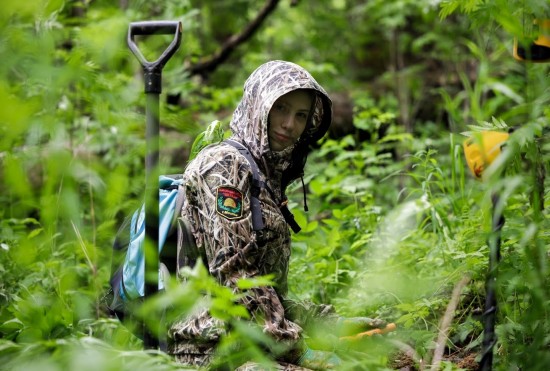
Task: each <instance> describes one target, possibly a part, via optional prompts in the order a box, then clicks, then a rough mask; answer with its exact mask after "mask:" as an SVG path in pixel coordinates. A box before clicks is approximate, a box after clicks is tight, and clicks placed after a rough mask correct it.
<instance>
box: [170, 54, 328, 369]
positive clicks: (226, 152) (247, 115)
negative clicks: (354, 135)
mask: <svg viewBox="0 0 550 371" xmlns="http://www.w3.org/2000/svg"><path fill="white" fill-rule="evenodd" d="M331 105H332V104H331V101H330V99H329V97H328V95H327V93H326V92H325V90H324V89H323V88H322V87H321V86H320V85H319V84H318V83H317V82H316V81H315V79H314V78H313V77H312V76H311V75H310V74H309V73H308V72H307V71H306V70H305V69H303V68H302V67H300V66H298V65H296V64H294V63H290V62H284V61H271V62H268V63H265V64H263V65H261V66H260V67H259V68H257V69H256V70H255V71H254V72H253V73H252V74H251V75H250V77H249V78H248V79H247V81H246V82H245V85H244V94H243V98H242V100H241V102H240V103H239V105H238V106H237V108H236V110H235V112H234V114H233V118H232V120H231V124H230V129H231V131H232V136H231V138H230V139H232V140H233V141H236V142H239V143H241V144H242V145H244V146H245V147H246V148H247V149H248V151H249V152H250V153H251V155H252V157H253V158H254V160H255V162H256V163H257V165H258V167H259V170H260V173H261V177H262V181H263V182H264V183H265V187H261V188H260V194H259V195H258V198H259V200H260V204H261V210H262V219H263V222H264V228H263V229H261V230H257V231H255V230H254V228H253V223H252V213H251V211H250V198H251V182H252V173H251V167H250V165H249V163H248V161H247V160H246V159H245V157H243V155H241V154H240V153H239V151H238V150H237V149H236V148H235V147H233V146H231V145H229V144H228V143H227V142H222V143H220V144H216V145H212V146H209V147H206V148H205V149H203V150H202V151H201V152H200V153H199V155H198V156H197V157H196V158H195V159H194V160H193V161H192V162H191V163H190V164H189V166H188V167H187V169H186V170H185V173H184V180H185V184H186V195H187V200H186V204H184V207H183V210H182V213H183V214H184V215H185V216H186V217H187V218H188V219H189V220H190V221H191V224H192V230H193V234H194V236H195V239H196V241H197V247H198V249H199V251H200V253H201V254H202V255H203V259H204V260H205V262H204V263H205V265H207V267H208V269H209V271H210V273H211V274H212V275H213V276H214V277H215V278H216V279H217V280H218V281H219V282H220V283H221V284H223V285H225V286H228V287H231V288H234V289H235V290H237V288H236V282H237V281H238V280H239V279H241V278H250V277H256V276H262V275H267V274H272V275H274V277H275V278H274V282H275V285H274V286H273V287H260V288H255V289H251V290H249V291H247V292H246V296H245V297H244V298H243V299H242V303H241V304H243V305H244V306H245V307H246V308H247V309H248V311H249V312H250V314H251V317H252V318H253V319H254V320H256V321H258V322H259V324H260V326H261V327H262V330H263V331H264V333H267V334H269V335H270V336H272V337H273V338H274V339H275V340H277V341H278V342H280V343H283V344H286V345H288V351H287V352H286V353H285V354H284V355H283V356H281V357H279V358H278V359H277V360H278V361H284V362H289V363H294V364H298V363H302V364H304V365H305V364H306V363H307V359H308V358H311V356H313V358H317V359H318V358H319V355H320V353H313V352H311V350H308V349H307V347H305V345H304V343H303V340H302V339H303V328H304V326H307V324H308V323H307V322H308V319H312V318H316V319H318V318H325V319H326V320H329V321H335V320H336V319H337V317H336V316H335V314H333V312H332V310H331V307H330V306H324V305H321V306H314V305H307V304H303V303H293V302H291V301H289V300H287V299H285V296H286V294H287V274H288V264H289V258H290V251H291V250H290V232H289V226H288V225H287V221H288V223H289V224H290V225H292V224H294V223H293V219H292V218H291V217H290V216H289V215H291V214H290V213H289V212H288V209H286V200H287V198H286V196H285V189H286V187H287V185H289V183H290V182H292V181H294V180H296V179H298V178H300V177H301V176H302V175H303V169H304V165H305V162H306V156H307V153H308V149H309V145H310V144H312V143H314V142H316V141H317V140H319V139H320V138H322V137H323V135H324V134H325V133H326V132H327V130H328V128H329V126H330V123H331V120H332V108H331ZM285 216H286V218H285ZM225 331H226V329H225V327H224V324H223V323H221V322H220V321H218V320H216V319H215V318H212V317H211V316H210V315H209V313H208V311H207V310H204V311H202V312H201V313H199V314H196V315H194V316H193V317H192V318H185V319H184V320H181V321H179V322H177V323H175V324H174V325H172V326H171V328H170V331H169V335H170V338H171V339H172V344H171V346H170V352H171V353H172V354H174V355H175V356H176V359H177V360H178V361H179V362H181V363H184V364H188V365H206V364H208V363H209V362H210V361H211V359H212V357H213V352H214V350H215V346H216V344H217V342H218V340H219V339H220V336H221V335H222V334H223V333H224V332H225ZM322 358H323V362H324V361H325V357H324V355H323V357H322ZM335 359H336V358H332V361H333V362H334V360H335ZM327 362H328V359H327ZM323 367H330V365H328V364H325V365H324V366H323Z"/></svg>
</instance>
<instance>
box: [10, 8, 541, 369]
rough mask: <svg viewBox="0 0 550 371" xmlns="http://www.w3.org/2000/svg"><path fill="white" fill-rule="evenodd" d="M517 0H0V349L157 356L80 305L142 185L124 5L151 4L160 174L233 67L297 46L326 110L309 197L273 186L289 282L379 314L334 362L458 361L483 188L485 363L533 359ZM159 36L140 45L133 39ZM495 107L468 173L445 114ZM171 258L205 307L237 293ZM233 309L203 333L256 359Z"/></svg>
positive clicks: (537, 187)
mask: <svg viewBox="0 0 550 371" xmlns="http://www.w3.org/2000/svg"><path fill="white" fill-rule="evenodd" d="M536 18H538V19H542V18H550V5H549V4H548V2H545V1H537V0H448V1H442V0H395V1H381V0H371V1H366V0H329V1H324V2H319V1H312V0H280V1H278V0H277V1H276V0H271V1H252V0H238V1H229V0H212V1H198V0H162V1H160V0H149V1H143V0H135V1H128V0H119V1H118V2H117V1H105V0H80V1H63V0H49V1H48V0H33V1H11V2H5V4H3V5H2V7H1V9H0V28H1V30H2V31H1V37H0V56H1V60H2V63H0V101H1V102H2V109H1V110H0V205H2V207H1V208H0V274H1V277H2V279H1V280H0V368H5V369H10V370H19V369H21V370H23V369H24V370H32V369H38V368H40V369H48V370H50V369H51V370H66V369H82V370H85V369H94V370H97V369H104V370H110V369H112V370H123V369H124V370H126V369H128V370H130V369H131V370H141V369H150V368H154V369H175V368H176V367H177V366H176V365H174V364H173V362H172V361H171V360H170V358H169V357H167V356H166V355H163V354H161V353H158V352H152V351H143V350H142V348H141V343H140V340H139V339H137V338H135V337H133V336H132V335H131V334H130V332H128V330H127V329H126V328H125V327H124V326H122V325H121V324H120V323H119V322H118V321H116V320H113V319H111V318H109V317H108V316H107V314H106V313H105V312H104V311H102V306H101V298H102V296H103V295H104V293H105V291H106V289H107V287H108V281H109V277H110V270H111V265H110V259H111V245H112V242H113V238H114V235H115V234H116V230H117V227H118V225H119V224H120V222H121V220H122V219H123V218H124V216H126V215H128V214H129V213H130V212H131V211H133V209H135V208H136V206H137V205H138V204H139V203H140V201H141V197H142V194H143V189H144V177H145V171H144V165H143V164H144V154H145V138H144V136H145V129H144V128H145V117H144V112H145V96H144V94H143V81H142V71H141V67H140V66H139V64H138V62H137V60H136V59H135V58H134V56H133V55H132V54H131V53H130V51H129V50H128V47H127V44H126V36H127V31H128V25H129V23H130V22H133V21H142V20H161V19H166V20H179V21H181V22H182V24H183V40H182V44H181V47H180V49H179V50H178V52H177V53H176V54H175V55H174V57H173V58H172V59H171V60H170V61H169V62H168V64H167V65H166V67H165V68H164V71H163V94H162V96H161V126H162V129H161V130H162V135H161V136H162V138H161V141H162V150H161V169H160V171H161V172H162V173H174V172H181V171H182V169H183V168H184V166H185V163H186V159H187V157H188V154H189V149H190V148H189V147H190V145H191V144H192V142H193V139H194V138H195V136H196V135H197V134H199V133H200V132H201V131H203V130H204V129H205V128H206V126H207V125H208V124H209V123H210V122H212V121H213V120H216V119H217V120H220V121H222V122H224V123H228V122H229V120H230V118H231V114H232V110H233V109H234V107H235V106H236V104H237V102H238V101H239V99H240V96H241V91H242V85H243V83H244V80H245V79H246V77H247V76H248V75H249V74H250V73H251V72H252V71H253V70H254V69H255V68H256V67H257V66H258V65H260V64H261V63H263V62H265V61H267V60H270V59H285V60H290V61H293V62H296V63H298V64H300V65H302V66H303V67H305V68H306V69H308V70H309V71H310V72H311V73H312V74H313V76H314V77H315V78H316V79H317V80H318V81H319V82H320V83H321V84H322V85H323V86H324V87H325V88H326V89H327V91H328V92H329V94H330V95H331V97H332V98H333V100H334V111H335V116H334V125H333V127H332V129H331V132H330V135H329V136H328V137H327V138H326V139H325V140H324V141H323V142H322V143H321V145H320V146H319V148H318V149H317V150H316V151H315V152H314V153H313V154H312V155H311V156H310V159H309V162H308V166H307V169H306V178H305V180H306V185H307V188H308V191H309V195H308V205H309V209H310V211H309V212H308V213H305V212H304V211H303V207H302V199H301V185H293V186H292V187H291V189H290V192H289V195H290V196H291V200H292V202H291V204H292V209H293V212H294V213H295V214H296V217H297V220H298V222H299V223H300V224H301V226H302V227H303V232H301V233H300V234H298V235H293V246H294V252H293V254H294V255H293V260H292V266H291V272H290V289H291V295H292V296H294V297H297V298H304V299H310V300H313V301H315V302H318V303H321V302H322V303H330V304H333V305H334V306H335V308H336V310H337V311H338V312H339V313H340V314H342V315H349V316H352V315H353V316H358V315H366V316H370V317H380V318H383V319H385V320H387V321H392V322H395V323H397V326H398V328H397V331H395V332H393V333H391V334H389V335H386V336H385V337H379V338H376V339H368V340H366V341H365V343H362V344H359V345H358V346H357V347H355V348H354V349H351V350H350V349H343V348H338V346H337V347H336V351H342V352H343V354H344V356H343V358H344V364H343V365H342V368H343V369H352V368H354V367H356V368H359V369H373V370H375V369H398V368H401V367H406V366H408V367H411V368H412V369H425V368H427V367H433V369H439V368H444V369H448V370H456V369H475V368H476V367H477V362H478V361H479V357H480V353H481V339H482V331H483V325H482V312H483V311H484V300H485V299H484V298H485V289H484V284H485V277H486V273H487V271H488V246H487V240H488V238H489V237H490V235H491V215H492V214H493V212H494V211H493V209H492V205H491V196H492V195H494V194H499V195H500V201H501V202H500V203H499V205H498V208H499V210H502V211H503V213H504V216H505V218H506V222H505V225H504V228H503V230H502V245H501V250H502V260H501V263H500V265H499V268H498V278H497V293H498V294H497V301H498V305H499V307H498V309H499V310H498V313H497V339H498V342H497V344H496V346H495V348H494V353H495V361H494V362H495V368H497V369H529V370H537V369H545V367H546V365H548V364H550V352H549V351H548V350H549V346H550V344H549V343H550V338H549V337H548V333H550V318H549V314H548V309H547V308H548V305H549V300H550V290H549V288H550V282H549V279H550V275H549V272H548V246H550V233H549V231H550V225H549V213H548V203H549V192H548V188H549V187H548V177H547V176H546V171H547V165H548V161H549V159H550V155H549V151H548V150H549V146H550V145H549V143H550V141H548V140H547V139H548V127H549V119H550V108H549V107H550V105H549V101H550V89H549V86H550V84H549V82H550V76H549V64H543V63H541V64H535V63H525V62H519V61H517V60H515V59H514V58H513V57H512V45H513V40H514V39H518V40H529V39H530V38H532V37H533V35H535V34H536V32H537V30H536V28H534V27H533V20H534V19H536ZM170 41H171V36H162V37H161V36H155V37H150V38H147V39H146V40H141V41H140V47H141V48H142V50H143V51H144V54H145V55H146V57H148V56H149V57H150V58H151V59H152V58H153V56H155V55H159V54H160V53H161V52H162V51H163V50H164V49H165V48H166V46H167V45H168V43H169V42H170ZM511 128H512V129H513V133H512V135H511V137H510V140H509V143H508V145H507V149H506V152H505V155H503V156H501V157H500V158H499V160H498V161H496V162H495V163H494V164H493V165H492V166H491V167H490V168H489V169H488V170H487V174H486V177H485V179H484V181H483V182H480V181H476V180H474V179H473V177H472V176H471V175H470V174H469V172H468V170H467V167H466V165H465V162H464V160H463V158H464V156H463V152H462V142H463V141H464V139H465V138H466V136H465V135H464V134H465V133H471V132H475V131H481V130H499V131H508V130H509V129H511ZM191 276H192V277H195V279H194V280H193V279H192V282H194V285H195V286H193V288H195V289H196V290H207V291H208V292H211V293H212V295H214V296H216V297H218V298H220V300H218V301H216V302H215V303H213V304H212V305H213V308H212V309H213V311H216V312H218V313H220V316H221V317H224V314H223V313H225V316H226V317H227V313H233V312H232V308H233V309H234V310H235V312H234V313H238V312H239V310H238V308H234V307H235V305H234V301H233V298H232V297H231V295H229V294H228V293H227V292H226V291H224V290H223V288H220V287H217V286H216V284H215V283H213V282H211V281H209V280H208V277H207V275H206V274H205V273H204V271H201V270H200V269H197V270H196V271H194V272H192V274H191ZM466 282H467V283H466ZM457 285H458V286H457ZM455 287H458V288H460V290H458V295H459V296H457V297H456V299H457V300H458V304H457V307H456V310H452V311H451V315H450V317H449V314H447V315H446V314H445V313H446V309H447V308H448V307H449V303H450V302H451V299H452V298H453V288H455ZM193 295H194V294H193V293H192V292H191V291H190V290H185V289H183V288H177V289H174V291H173V293H172V294H171V295H170V297H169V298H160V299H162V300H164V302H163V303H165V302H166V301H169V302H171V303H173V304H175V305H177V308H178V309H179V310H180V311H181V312H185V311H186V310H189V309H191V308H192V307H193V299H194V298H196V297H195V296H193ZM455 296H456V295H455ZM222 299H223V300H222ZM162 300H160V302H162ZM157 304H158V303H157ZM157 304H155V303H152V304H151V307H150V308H149V309H150V311H151V312H150V313H152V314H151V315H153V314H154V313H156V312H155V310H157V309H158V308H157V307H156V305H157ZM158 305H160V304H158ZM216 306H217V307H216ZM451 309H452V308H451ZM225 319H227V320H230V319H229V318H225ZM444 319H447V320H448V321H447V322H445V321H443V320H444ZM234 328H235V329H236V330H235V333H234V334H233V336H231V337H228V338H227V339H224V342H223V344H222V346H221V353H222V354H224V351H225V354H226V355H227V354H230V352H231V349H232V344H234V343H236V342H239V341H240V342H241V343H242V342H243V339H244V338H246V339H247V340H246V341H245V344H246V347H245V348H244V350H243V352H245V354H248V355H249V356H251V357H253V358H255V359H258V360H264V361H265V358H262V357H263V356H262V352H261V351H260V349H261V348H260V345H261V344H264V343H265V342H266V341H268V339H263V338H262V337H261V336H260V335H261V334H253V333H249V331H250V330H249V329H246V328H244V327H243V326H239V325H238V323H236V324H235V327H234ZM441 334H443V335H444V336H443V337H442V338H441V339H440V338H439V335H441ZM324 340H326V339H325V338H324V336H323V334H318V333H317V332H316V331H315V329H312V334H311V338H310V339H309V340H308V341H309V342H310V345H311V346H317V347H320V348H322V347H327V346H332V347H334V344H328V345H327V344H325V343H326V341H324ZM438 349H443V350H444V351H443V353H442V357H436V356H435V354H436V353H437V350H438ZM247 352H248V353H247ZM45 367H46V368H45Z"/></svg>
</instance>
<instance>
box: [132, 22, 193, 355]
mask: <svg viewBox="0 0 550 371" xmlns="http://www.w3.org/2000/svg"><path fill="white" fill-rule="evenodd" d="M181 30H182V25H181V22H178V21H144V22H132V23H130V27H129V28H128V46H129V48H130V50H131V51H132V52H133V53H134V55H135V56H136V58H137V59H138V61H139V63H140V64H141V66H142V67H143V80H144V84H145V88H144V91H145V94H146V106H145V109H146V130H145V139H146V156H145V236H146V238H145V241H146V243H145V254H144V257H145V263H144V264H145V297H146V298H147V297H148V296H150V295H153V294H154V293H156V292H157V291H158V281H159V257H158V213H159V196H158V182H159V178H158V160H159V147H160V143H159V96H160V93H161V91H162V69H163V68H164V65H165V64H166V62H168V60H169V59H170V58H171V57H172V55H174V53H175V52H176V50H177V49H178V47H179V45H180V42H181ZM138 35H139V36H146V35H174V38H173V40H172V42H171V43H170V45H169V46H168V47H167V48H166V50H164V52H163V53H162V54H161V56H160V57H159V58H158V59H157V60H156V61H154V62H150V61H148V60H147V59H146V58H145V57H144V56H143V54H142V53H141V51H140V50H139V48H138V46H137V44H136V40H135V38H136V36H138ZM144 345H145V347H146V348H156V347H157V346H158V340H157V339H156V338H154V337H152V336H150V335H149V332H148V331H146V330H144Z"/></svg>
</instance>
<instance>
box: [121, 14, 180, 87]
mask: <svg viewBox="0 0 550 371" xmlns="http://www.w3.org/2000/svg"><path fill="white" fill-rule="evenodd" d="M181 29H182V25H181V22H179V21H143V22H132V23H130V27H129V28H128V46H129V47H130V50H131V51H132V53H134V55H135V56H136V58H137V59H138V61H139V63H140V64H141V66H142V67H143V71H144V78H145V93H157V94H160V92H161V90H162V89H161V73H162V69H163V68H164V65H165V64H166V62H168V60H169V59H170V58H171V57H172V55H174V53H175V52H176V50H178V47H179V46H180V43H181ZM170 34H173V35H174V39H173V40H172V42H171V43H170V45H168V47H167V48H166V50H164V52H163V53H162V54H161V56H160V57H159V58H158V59H157V60H156V61H154V62H150V61H148V60H147V59H146V58H145V57H144V56H143V54H142V53H141V51H140V50H139V48H138V46H137V44H136V42H135V36H136V35H170Z"/></svg>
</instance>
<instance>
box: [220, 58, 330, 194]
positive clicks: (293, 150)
mask: <svg viewBox="0 0 550 371" xmlns="http://www.w3.org/2000/svg"><path fill="white" fill-rule="evenodd" d="M296 89H310V90H312V91H314V92H315V98H314V103H313V104H314V109H313V110H312V113H313V114H312V115H311V116H310V119H309V122H308V124H307V126H306V129H305V130H304V133H303V134H302V135H301V137H300V139H299V140H298V141H297V142H296V143H295V144H294V145H293V146H291V147H289V148H287V149H284V150H283V151H280V152H282V153H279V156H277V154H276V153H275V154H276V155H275V156H273V154H274V153H273V152H272V151H271V149H270V147H269V137H268V115H269V111H270V109H271V107H272V106H273V103H275V101H276V100H277V99H278V98H279V97H281V96H282V95H285V94H287V93H289V92H291V91H293V90H296ZM331 121H332V102H331V100H330V98H329V97H328V94H327V93H326V91H325V90H324V89H323V87H321V85H319V84H318V83H317V81H315V79H314V78H313V77H312V76H311V74H310V73H309V72H308V71H306V70H305V69H304V68H302V67H300V66H298V65H297V64H295V63H292V62H286V61H279V60H275V61H270V62H267V63H265V64H263V65H261V66H260V67H258V68H257V69H256V70H255V71H254V72H253V73H252V74H251V75H250V77H249V78H248V79H247V80H246V82H245V84H244V92H243V97H242V99H241V101H240V103H239V104H238V106H237V108H236V109H235V112H234V113H233V117H232V119H231V123H230V129H231V131H232V133H233V135H234V136H236V137H237V138H238V139H239V140H240V141H241V142H242V143H243V144H244V145H246V146H247V147H248V149H249V151H250V152H251V153H252V155H253V156H254V157H255V158H256V159H263V158H265V157H271V158H274V157H275V158H281V159H284V160H287V161H290V169H288V170H289V171H290V172H291V173H297V174H289V173H288V171H287V174H286V175H285V176H284V177H286V178H287V181H286V182H285V183H287V184H288V183H289V181H291V180H293V179H295V178H297V177H299V176H300V172H301V171H303V167H304V165H305V157H306V156H307V150H308V147H309V145H310V144H312V143H314V142H316V141H318V140H319V139H321V138H322V137H323V136H324V135H325V133H326V132H327V130H328V128H329V126H330V123H331ZM302 162H303V163H302ZM289 178H292V179H289Z"/></svg>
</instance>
